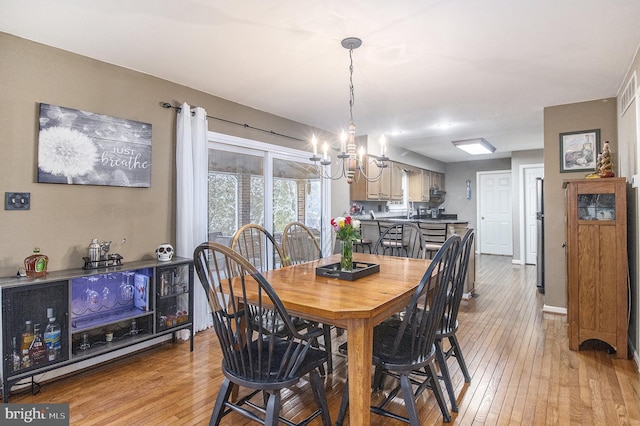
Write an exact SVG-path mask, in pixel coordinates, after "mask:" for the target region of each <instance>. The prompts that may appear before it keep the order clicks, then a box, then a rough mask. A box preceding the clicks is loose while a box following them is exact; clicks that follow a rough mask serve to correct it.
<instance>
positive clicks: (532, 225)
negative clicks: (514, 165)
mask: <svg viewBox="0 0 640 426" xmlns="http://www.w3.org/2000/svg"><path fill="white" fill-rule="evenodd" d="M541 177H544V168H543V167H526V168H525V169H524V176H523V180H524V192H523V194H524V212H523V213H524V214H523V216H524V247H525V249H524V261H525V263H528V264H529V265H535V264H536V255H537V251H538V233H537V226H538V224H537V220H536V210H537V206H536V198H537V193H536V179H537V178H541Z"/></svg>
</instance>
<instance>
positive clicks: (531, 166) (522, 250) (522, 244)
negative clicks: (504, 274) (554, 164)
mask: <svg viewBox="0 0 640 426" xmlns="http://www.w3.org/2000/svg"><path fill="white" fill-rule="evenodd" d="M537 168H542V175H543V176H544V163H535V164H521V165H520V170H519V171H518V180H519V181H520V189H519V190H520V201H519V203H520V204H519V206H518V208H519V210H520V230H519V232H520V259H519V260H518V261H515V260H514V262H513V263H518V264H520V265H525V264H526V263H527V255H526V247H527V239H526V238H527V233H526V223H525V222H526V213H527V212H526V211H525V208H526V201H527V200H526V198H527V194H526V189H527V188H526V182H525V179H524V177H525V171H526V169H537Z"/></svg>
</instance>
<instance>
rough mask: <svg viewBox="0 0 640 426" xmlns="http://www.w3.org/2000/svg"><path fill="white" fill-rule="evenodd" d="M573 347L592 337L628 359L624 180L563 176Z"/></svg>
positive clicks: (571, 341)
mask: <svg viewBox="0 0 640 426" xmlns="http://www.w3.org/2000/svg"><path fill="white" fill-rule="evenodd" d="M563 186H564V187H565V189H566V215H567V217H566V223H567V281H568V282H567V290H568V305H567V313H568V317H567V318H568V322H569V324H568V325H569V348H570V349H571V350H579V348H580V345H581V344H582V343H583V342H585V341H587V340H590V339H597V340H600V341H603V342H605V343H607V344H609V345H610V346H611V347H612V348H613V349H614V350H615V351H616V355H617V357H618V358H622V359H627V356H628V348H627V339H628V337H627V333H628V323H627V321H628V293H627V291H628V290H627V278H628V261H627V203H626V179H625V178H606V179H579V180H568V181H565V182H564V184H563Z"/></svg>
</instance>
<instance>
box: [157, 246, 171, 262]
mask: <svg viewBox="0 0 640 426" xmlns="http://www.w3.org/2000/svg"><path fill="white" fill-rule="evenodd" d="M156 256H158V260H159V261H161V262H167V261H169V260H171V258H172V257H173V247H172V246H171V244H160V245H159V246H158V248H157V249H156Z"/></svg>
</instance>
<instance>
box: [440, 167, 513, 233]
mask: <svg viewBox="0 0 640 426" xmlns="http://www.w3.org/2000/svg"><path fill="white" fill-rule="evenodd" d="M494 170H501V171H503V170H511V159H510V158H497V159H494V160H481V161H462V162H458V163H447V164H446V167H445V175H444V181H445V184H444V185H445V188H446V190H447V195H446V197H445V201H444V203H442V207H444V208H445V213H454V214H457V215H458V219H460V220H466V221H468V222H469V226H470V227H472V228H474V229H477V224H476V216H477V204H476V203H477V195H478V194H476V173H477V172H486V171H494ZM467 180H470V181H471V200H467V190H466V188H467V185H466V181H467Z"/></svg>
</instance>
